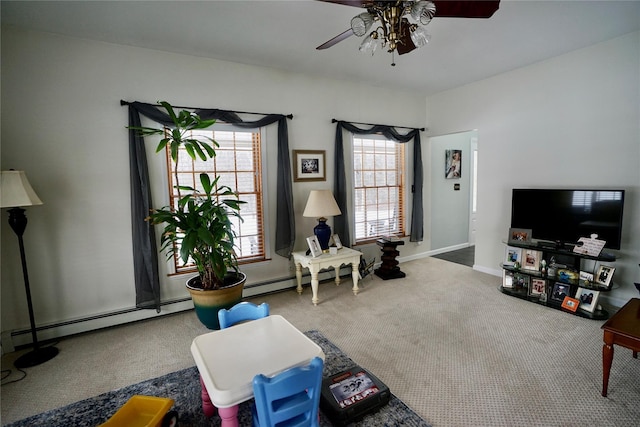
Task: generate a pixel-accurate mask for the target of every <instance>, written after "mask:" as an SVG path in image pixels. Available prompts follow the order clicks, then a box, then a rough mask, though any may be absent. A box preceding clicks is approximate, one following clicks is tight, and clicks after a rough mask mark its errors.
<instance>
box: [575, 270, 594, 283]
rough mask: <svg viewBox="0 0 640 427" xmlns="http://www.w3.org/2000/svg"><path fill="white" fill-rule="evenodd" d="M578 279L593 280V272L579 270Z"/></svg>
mask: <svg viewBox="0 0 640 427" xmlns="http://www.w3.org/2000/svg"><path fill="white" fill-rule="evenodd" d="M578 277H579V279H580V281H581V282H588V283H591V282H593V273H589V272H588V271H580V274H579V276H578Z"/></svg>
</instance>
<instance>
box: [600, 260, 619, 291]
mask: <svg viewBox="0 0 640 427" xmlns="http://www.w3.org/2000/svg"><path fill="white" fill-rule="evenodd" d="M614 271H616V269H615V267H611V266H610V265H601V266H600V268H599V269H598V273H597V274H596V276H595V279H596V280H595V282H596V283H597V284H598V285H600V286H604V287H605V288H607V289H611V285H612V282H611V278H612V277H613V272H614Z"/></svg>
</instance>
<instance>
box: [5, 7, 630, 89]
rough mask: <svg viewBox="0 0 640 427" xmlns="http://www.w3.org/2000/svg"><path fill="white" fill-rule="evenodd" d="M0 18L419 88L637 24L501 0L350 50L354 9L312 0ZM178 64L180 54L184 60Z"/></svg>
mask: <svg viewBox="0 0 640 427" xmlns="http://www.w3.org/2000/svg"><path fill="white" fill-rule="evenodd" d="M1 6H2V9H1V16H2V24H3V25H5V24H11V25H17V26H20V27H24V28H28V29H34V30H41V31H46V32H52V33H59V34H66V35H70V36H77V37H83V38H89V39H95V40H102V41H106V42H112V43H119V44H126V45H132V46H140V47H145V48H150V49H157V50H165V51H170V52H181V53H184V54H187V55H195V56H202V57H210V58H217V59H222V60H226V61H233V62H239V63H245V64H252V65H260V66H265V67H272V68H277V69H283V70H288V71H291V72H300V73H305V74H307V75H315V76H319V77H327V78H333V79H343V80H357V81H361V82H367V83H369V84H371V85H375V86H383V87H392V88H399V89H404V90H410V91H414V92H418V93H423V94H425V95H429V94H433V93H437V92H440V91H443V90H446V89H450V88H454V87H458V86H461V85H464V84H467V83H470V82H474V81H478V80H481V79H484V78H487V77H490V76H493V75H496V74H500V73H503V72H505V71H509V70H513V69H516V68H519V67H523V66H526V65H529V64H532V63H535V62H538V61H543V60H545V59H548V58H551V57H554V56H557V55H561V54H563V53H566V52H569V51H572V50H575V49H579V48H582V47H586V46H590V45H593V44H595V43H598V42H601V41H604V40H608V39H611V38H614V37H617V36H620V35H623V34H626V33H629V32H632V31H637V30H640V1H613V0H607V1H585V0H572V1H557V0H553V1H552V0H547V1H523V0H506V1H505V0H503V1H501V3H500V9H499V10H498V11H497V12H496V13H495V14H494V16H493V17H492V18H490V19H454V18H436V19H434V20H433V21H432V22H431V23H430V24H429V26H428V27H427V29H428V32H429V33H430V34H431V36H432V39H431V42H430V43H429V44H428V45H427V46H425V47H423V48H422V49H417V50H414V51H413V52H410V53H408V54H406V55H402V56H396V58H395V62H396V66H395V67H392V66H391V62H392V57H391V54H389V53H387V52H383V51H379V52H376V54H375V55H374V56H373V57H372V56H369V55H365V54H362V53H360V52H359V51H358V46H359V43H360V42H361V39H359V38H357V37H355V36H352V37H350V38H348V39H346V40H344V41H342V42H340V43H338V44H337V45H335V46H333V47H331V48H329V49H327V50H322V51H319V50H316V49H315V48H316V47H317V46H318V45H320V44H322V43H324V42H326V41H327V40H329V39H331V38H332V37H334V36H336V35H338V34H340V33H341V32H343V31H344V30H346V29H348V28H349V22H350V20H351V18H352V17H353V16H355V15H356V14H358V13H360V12H361V11H362V9H359V8H356V7H351V6H344V5H339V4H331V3H325V2H321V1H313V0H302V1H274V0H261V1H243V0H236V1H195V2H192V1H184V0H182V1H131V0H129V1H66V2H62V1H44V2H37V1H2V4H1ZM185 66H188V64H185Z"/></svg>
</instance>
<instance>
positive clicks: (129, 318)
mask: <svg viewBox="0 0 640 427" xmlns="http://www.w3.org/2000/svg"><path fill="white" fill-rule="evenodd" d="M346 276H348V277H351V267H348V268H347V267H344V271H343V270H342V269H341V270H340V277H346ZM333 278H334V275H333V270H331V271H323V272H320V274H319V277H318V279H319V280H320V281H325V280H330V279H333ZM310 283H311V277H310V275H309V273H306V274H303V280H302V284H303V286H305V287H306V286H309V285H310ZM296 286H297V282H296V278H295V276H290V277H284V278H277V279H272V280H268V281H264V282H259V283H252V284H249V285H245V287H244V292H243V297H244V298H250V297H255V296H259V295H267V294H272V293H276V292H282V291H286V290H293V289H295V288H296ZM160 306H161V311H160V313H157V312H156V310H155V309H148V308H138V307H128V308H123V309H121V310H115V311H110V312H106V313H100V314H95V315H91V316H86V317H81V318H77V319H71V320H65V321H61V322H56V323H51V324H48V325H40V326H37V327H36V331H37V333H38V341H39V342H41V343H43V344H46V343H47V342H48V341H54V340H57V339H60V338H62V337H68V336H72V335H77V334H82V333H86V332H92V331H97V330H100V329H104V328H109V327H113V326H119V325H124V324H127V323H131V322H137V321H140V320H147V319H153V318H156V317H160V316H166V315H170V314H175V313H179V312H182V311H187V310H193V303H192V302H191V298H190V297H188V296H187V297H184V298H177V299H173V300H168V301H163V302H161V303H160ZM0 342H1V344H2V352H3V353H10V352H12V351H14V350H15V349H16V348H20V347H23V346H27V345H30V344H31V329H17V330H13V331H5V332H3V333H2V337H1V341H0Z"/></svg>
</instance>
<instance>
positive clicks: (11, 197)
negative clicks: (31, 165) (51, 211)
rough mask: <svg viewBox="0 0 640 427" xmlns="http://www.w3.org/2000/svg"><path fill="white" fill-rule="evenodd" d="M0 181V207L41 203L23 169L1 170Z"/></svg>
mask: <svg viewBox="0 0 640 427" xmlns="http://www.w3.org/2000/svg"><path fill="white" fill-rule="evenodd" d="M0 182H1V186H0V208H15V207H19V206H32V205H41V204H42V200H40V198H39V197H38V195H37V194H36V192H35V191H33V188H32V187H31V184H29V180H28V179H27V174H25V173H24V171H14V170H9V171H2V175H1V177H0Z"/></svg>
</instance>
